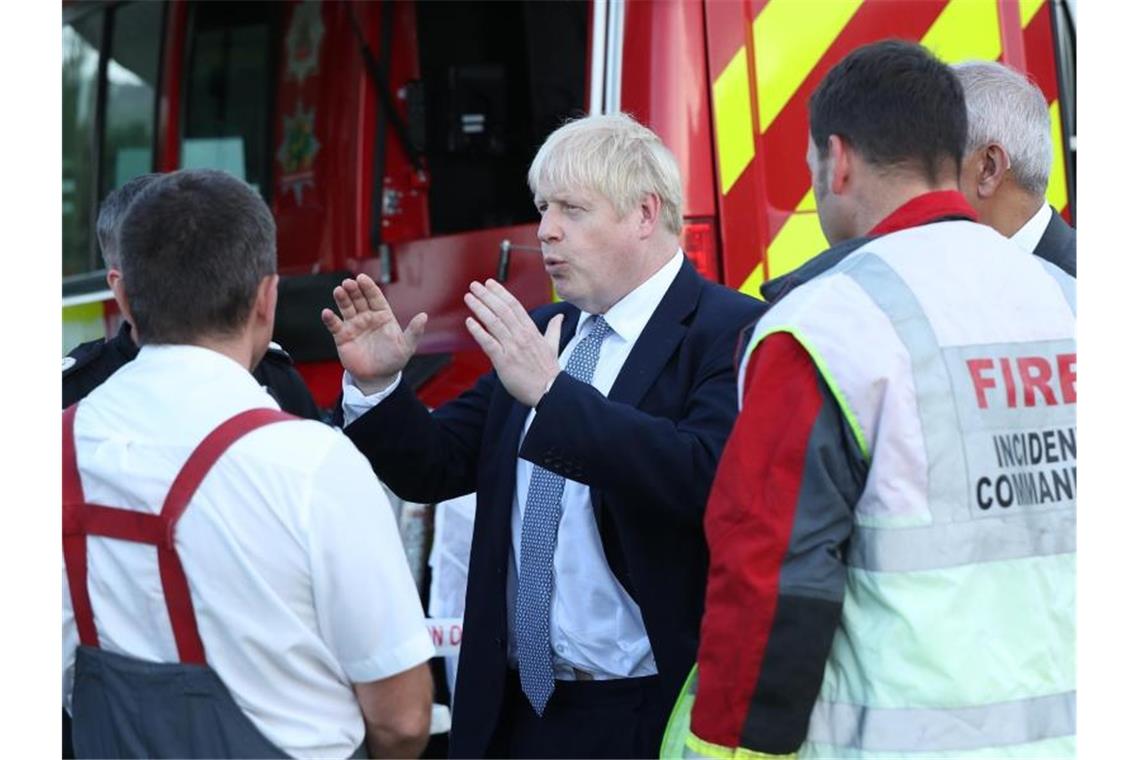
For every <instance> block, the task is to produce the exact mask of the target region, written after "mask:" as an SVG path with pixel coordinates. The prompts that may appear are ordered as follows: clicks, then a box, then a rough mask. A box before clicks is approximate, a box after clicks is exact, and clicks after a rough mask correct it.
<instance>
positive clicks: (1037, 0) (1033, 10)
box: [1020, 0, 1045, 29]
mask: <svg viewBox="0 0 1140 760" xmlns="http://www.w3.org/2000/svg"><path fill="white" fill-rule="evenodd" d="M1044 4H1045V0H1021V3H1020V5H1021V28H1022V29H1024V28H1025V27H1027V26H1029V22H1030V21H1032V20H1033V17H1034V16H1036V15H1037V11H1039V10H1041V6H1042V5H1044Z"/></svg>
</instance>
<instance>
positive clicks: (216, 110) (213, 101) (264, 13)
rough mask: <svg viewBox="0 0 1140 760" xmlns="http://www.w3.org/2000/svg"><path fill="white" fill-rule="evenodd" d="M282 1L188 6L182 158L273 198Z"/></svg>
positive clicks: (267, 197)
mask: <svg viewBox="0 0 1140 760" xmlns="http://www.w3.org/2000/svg"><path fill="white" fill-rule="evenodd" d="M279 8H280V4H279V3H262V2H235V3H195V4H193V5H192V6H191V18H190V29H191V31H190V40H189V53H190V57H189V61H190V63H189V67H188V71H187V76H186V101H185V102H186V112H185V122H184V128H183V131H182V134H183V141H182V161H181V165H182V166H183V167H187V168H211V169H222V170H225V171H229V172H230V173H232V174H234V175H235V176H238V177H240V178H242V179H244V180H245V181H246V182H249V183H250V184H252V185H253V186H254V187H256V188H257V189H258V190H259V191H260V192H261V194H262V196H263V197H265V199H266V200H269V197H270V189H271V182H270V173H269V172H270V166H271V164H270V160H271V158H270V150H269V145H270V129H271V125H270V114H271V113H272V107H273V101H272V97H273V92H274V80H273V78H272V74H273V67H274V64H275V60H274V57H273V55H274V46H273V45H271V44H270V41H271V40H272V39H273V34H274V30H275V28H276V25H277V15H278V13H279Z"/></svg>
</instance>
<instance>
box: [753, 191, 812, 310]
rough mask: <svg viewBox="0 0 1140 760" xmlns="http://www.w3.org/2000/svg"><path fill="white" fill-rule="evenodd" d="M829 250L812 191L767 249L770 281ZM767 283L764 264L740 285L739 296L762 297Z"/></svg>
mask: <svg viewBox="0 0 1140 760" xmlns="http://www.w3.org/2000/svg"><path fill="white" fill-rule="evenodd" d="M826 249H827V238H826V237H824V235H823V229H822V228H820V226H819V214H817V213H816V210H815V194H814V193H813V192H812V191H811V190H810V189H809V190H808V191H807V194H806V195H804V197H803V199H802V200H801V201H800V202H799V203H798V204H797V205H796V210H795V213H793V214H792V215H791V216H789V217H788V219H787V221H785V222H784V226H783V227H781V228H780V231H779V232H777V233H776V238H775V239H774V240H773V241H772V244H771V245H770V246H768V254H767V256H768V278H769V279H772V278H775V277H779V276H780V275H782V274H786V273H788V272H790V271H792V270H793V269H795V268H796V267H798V266H800V265H801V264H803V263H804V262H805V261H807V260H808V259H810V258H811V257H812V256H815V255H816V254H817V253H819V252H821V251H824V250H826ZM763 282H764V264H763V262H761V263H759V264H757V265H756V268H755V269H753V270H752V274H750V275H748V278H747V279H746V280H745V281H744V282H743V283H742V284H741V285H740V292H741V293H744V294H746V295H750V296H757V295H759V293H760V285H761V284H762V283H763Z"/></svg>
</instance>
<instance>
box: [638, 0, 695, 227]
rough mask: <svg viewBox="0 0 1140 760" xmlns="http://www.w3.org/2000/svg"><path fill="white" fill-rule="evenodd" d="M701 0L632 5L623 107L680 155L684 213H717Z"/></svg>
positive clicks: (693, 214)
mask: <svg viewBox="0 0 1140 760" xmlns="http://www.w3.org/2000/svg"><path fill="white" fill-rule="evenodd" d="M708 82H709V80H708V71H707V69H706V67H705V54H704V19H703V15H702V13H701V6H700V3H693V2H686V0H661V1H660V2H653V3H628V4H627V5H626V17H625V39H624V54H623V56H622V88H621V91H622V100H621V105H622V110H624V111H626V112H628V113H630V114H632V115H633V116H634V118H636V119H637V120H638V121H640V122H642V123H643V124H645V125H647V126H648V127H650V128H651V129H652V130H653V131H654V132H656V133H657V134H658V135H660V137H661V139H662V141H663V142H664V143H665V144H666V145H668V146H669V148H670V149H671V150H672V151H673V153H674V154H675V155H676V157H677V163H678V165H679V166H680V168H681V180H682V183H683V192H684V198H685V203H684V207H683V213H684V215H685V216H712V215H713V214H714V213H715V212H716V180H715V176H714V171H713V152H712V116H711V112H710V110H709V84H708Z"/></svg>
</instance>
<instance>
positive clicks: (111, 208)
mask: <svg viewBox="0 0 1140 760" xmlns="http://www.w3.org/2000/svg"><path fill="white" fill-rule="evenodd" d="M161 176H162V175H161V174H140V175H139V176H137V177H132V178H131V179H129V180H127V181H126V182H125V183H123V186H122V187H119V188H117V189H115V190H112V191H111V192H110V193H108V194H107V197H106V198H104V199H103V203H102V204H101V205H100V206H99V216H98V218H97V219H96V220H95V235H96V237H98V238H99V251H100V252H101V253H102V254H103V266H104V267H106V268H107V269H120V268H121V267H120V264H119V225H120V224H122V221H123V217H124V216H126V213H127V209H128V208H130V205H131V202H132V201H134V199H135V196H137V195H138V194H139V193H141V192H142V191H143V190H145V189H146V188H147V187H148V186H149V185H150V183H151V182H154V181H155V180H156V179H158V178H159V177H161Z"/></svg>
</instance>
